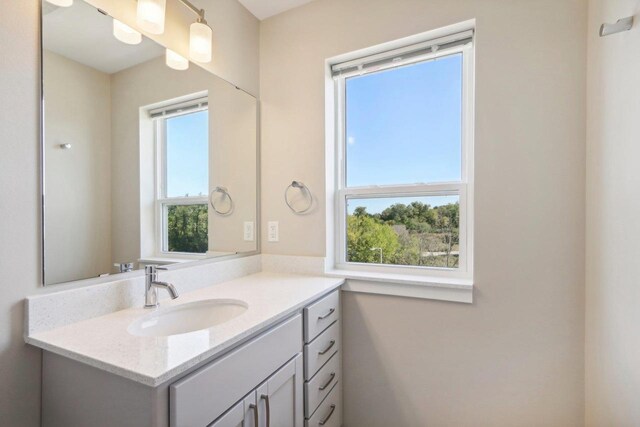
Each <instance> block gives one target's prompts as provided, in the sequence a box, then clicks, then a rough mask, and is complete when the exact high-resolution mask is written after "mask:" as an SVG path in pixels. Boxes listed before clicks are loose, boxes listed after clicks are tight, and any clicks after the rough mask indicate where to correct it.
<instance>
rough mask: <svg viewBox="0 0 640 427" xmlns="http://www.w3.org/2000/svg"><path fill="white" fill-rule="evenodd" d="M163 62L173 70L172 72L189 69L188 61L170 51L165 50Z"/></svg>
mask: <svg viewBox="0 0 640 427" xmlns="http://www.w3.org/2000/svg"><path fill="white" fill-rule="evenodd" d="M165 62H166V64H167V67H169V68H173V69H174V70H178V71H184V70H186V69H188V68H189V60H188V59H187V58H185V57H183V56H180V55H178V54H177V53H175V52H174V51H172V50H171V49H167V52H166V55H165Z"/></svg>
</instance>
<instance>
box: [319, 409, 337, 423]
mask: <svg viewBox="0 0 640 427" xmlns="http://www.w3.org/2000/svg"><path fill="white" fill-rule="evenodd" d="M335 410H336V405H331V412H329V415H327V416H326V417H325V418H324V420H322V421H320V422H319V423H318V424H320V425H321V426H323V425H325V424H326V423H327V421H329V418H331V415H333V411H335Z"/></svg>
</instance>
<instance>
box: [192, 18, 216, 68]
mask: <svg viewBox="0 0 640 427" xmlns="http://www.w3.org/2000/svg"><path fill="white" fill-rule="evenodd" d="M212 38H213V30H211V28H210V27H209V26H208V25H207V24H206V23H203V22H194V23H193V24H191V31H190V40H189V56H190V57H191V59H193V60H194V61H197V62H211V44H212Z"/></svg>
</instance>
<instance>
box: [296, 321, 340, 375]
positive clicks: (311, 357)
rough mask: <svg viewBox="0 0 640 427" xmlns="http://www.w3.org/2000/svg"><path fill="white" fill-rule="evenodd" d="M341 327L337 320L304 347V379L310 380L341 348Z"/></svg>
mask: <svg viewBox="0 0 640 427" xmlns="http://www.w3.org/2000/svg"><path fill="white" fill-rule="evenodd" d="M340 335H341V327H340V321H339V320H338V321H337V322H335V323H334V324H333V325H331V326H329V328H328V329H327V330H325V331H324V332H322V333H321V334H320V335H319V336H318V337H316V338H315V339H314V340H313V341H311V342H310V343H309V344H305V346H304V362H305V363H304V379H305V380H307V381H308V380H310V379H311V377H312V376H314V375H315V374H316V372H318V369H320V367H321V366H322V365H324V364H325V363H326V362H327V360H329V359H330V358H331V356H333V355H334V354H335V353H336V351H338V350H339V349H340V347H341V344H342V343H341V341H340Z"/></svg>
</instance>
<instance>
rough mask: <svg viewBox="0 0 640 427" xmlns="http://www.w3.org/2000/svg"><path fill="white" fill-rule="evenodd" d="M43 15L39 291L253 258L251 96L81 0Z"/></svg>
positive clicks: (254, 111)
mask: <svg viewBox="0 0 640 427" xmlns="http://www.w3.org/2000/svg"><path fill="white" fill-rule="evenodd" d="M42 13H43V16H42V23H43V28H42V37H43V41H42V46H43V52H42V54H43V61H42V62H43V98H44V101H43V102H44V106H43V107H44V108H43V114H44V119H43V135H42V138H43V144H42V147H43V159H44V165H43V167H44V173H43V180H44V182H43V189H44V197H43V203H44V214H43V220H44V227H43V229H44V232H43V233H44V236H43V238H44V257H43V258H44V283H45V284H52V283H61V282H68V281H74V280H80V279H87V278H95V277H99V276H103V275H106V274H114V273H118V272H119V271H120V265H121V264H122V265H126V264H132V268H133V269H138V268H142V267H143V266H144V265H145V264H169V263H175V262H187V261H194V260H199V259H203V258H207V257H215V256H225V255H234V254H245V253H255V252H256V251H257V249H258V245H257V236H258V235H259V233H258V230H257V226H258V224H257V179H258V176H257V164H258V158H257V153H258V151H257V100H256V99H255V98H254V97H252V96H250V95H248V94H247V93H245V92H243V91H242V90H240V89H238V88H236V87H235V86H233V85H231V84H230V83H228V82H226V81H224V80H222V79H220V78H218V77H217V76H215V75H213V74H211V73H210V72H208V71H206V70H204V69H202V68H199V67H198V66H196V65H195V64H189V68H188V70H184V71H177V70H174V69H172V68H169V67H168V66H167V65H166V58H165V51H166V49H165V48H164V47H162V46H160V45H158V44H156V43H155V42H154V41H152V40H150V39H148V38H146V37H144V36H142V38H141V41H140V42H139V43H138V44H128V43H124V42H122V41H120V40H119V39H117V38H115V37H114V19H113V18H111V17H110V16H108V15H106V14H105V13H101V12H100V11H99V10H98V9H96V8H94V7H93V6H91V5H89V4H87V3H85V2H83V1H81V0H76V1H74V2H73V5H72V6H70V7H57V6H54V5H52V4H50V3H48V2H46V1H43V7H42ZM116 25H117V24H116ZM136 41H137V40H135V38H134V39H133V40H130V42H136ZM214 208H215V209H214ZM123 268H127V266H123Z"/></svg>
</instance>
